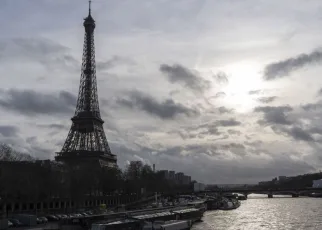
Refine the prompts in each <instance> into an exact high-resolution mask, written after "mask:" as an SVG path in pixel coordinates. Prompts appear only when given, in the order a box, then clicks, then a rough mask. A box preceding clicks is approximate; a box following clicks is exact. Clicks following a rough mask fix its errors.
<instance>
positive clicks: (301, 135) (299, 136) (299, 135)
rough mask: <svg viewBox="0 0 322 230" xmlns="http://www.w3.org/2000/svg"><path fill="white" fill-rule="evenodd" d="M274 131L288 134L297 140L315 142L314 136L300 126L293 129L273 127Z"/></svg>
mask: <svg viewBox="0 0 322 230" xmlns="http://www.w3.org/2000/svg"><path fill="white" fill-rule="evenodd" d="M272 129H273V130H274V131H275V132H276V133H278V134H286V135H287V136H290V137H292V138H293V139H295V140H299V141H307V142H313V141H315V140H314V138H313V136H312V135H311V134H310V133H309V132H308V131H307V130H304V129H302V128H301V127H298V126H293V127H291V128H286V127H280V126H272Z"/></svg>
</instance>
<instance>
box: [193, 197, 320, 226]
mask: <svg viewBox="0 0 322 230" xmlns="http://www.w3.org/2000/svg"><path fill="white" fill-rule="evenodd" d="M192 229H194V230H199V229H200V230H201V229H202V230H210V229H216V230H217V229H218V230H219V229H220V230H221V229H223V230H227V229H228V230H237V229H238V230H244V229H245V230H252V229H254V230H257V229H258V230H262V229H265V230H266V229H276V230H287V229H322V199H319V198H291V197H290V196H276V197H275V196H274V198H272V199H268V198H267V195H251V196H249V199H248V200H246V201H242V205H241V206H240V208H238V209H236V210H232V211H209V212H206V213H205V215H204V218H203V221H202V222H201V223H197V224H196V225H195V226H194V227H193V228H192Z"/></svg>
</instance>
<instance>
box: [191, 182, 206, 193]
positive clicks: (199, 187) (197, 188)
mask: <svg viewBox="0 0 322 230" xmlns="http://www.w3.org/2000/svg"><path fill="white" fill-rule="evenodd" d="M205 190H206V185H205V184H203V183H198V182H196V183H194V184H193V191H194V192H202V191H205Z"/></svg>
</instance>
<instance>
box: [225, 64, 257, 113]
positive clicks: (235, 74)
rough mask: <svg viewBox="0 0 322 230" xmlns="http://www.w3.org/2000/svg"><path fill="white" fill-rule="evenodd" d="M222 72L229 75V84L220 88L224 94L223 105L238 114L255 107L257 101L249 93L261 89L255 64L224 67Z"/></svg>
mask: <svg viewBox="0 0 322 230" xmlns="http://www.w3.org/2000/svg"><path fill="white" fill-rule="evenodd" d="M223 71H225V72H226V73H227V74H228V75H229V83H228V84H227V86H225V87H223V88H222V90H223V92H225V93H226V97H225V98H223V101H224V103H225V104H227V106H232V107H234V108H235V110H236V111H238V112H247V111H249V110H251V109H252V108H253V107H254V106H256V104H257V101H256V100H254V97H252V95H250V94H249V91H251V90H258V89H262V88H263V81H262V79H261V76H260V73H259V68H258V66H257V65H256V64H255V63H250V62H240V63H235V64H232V65H228V66H225V68H223Z"/></svg>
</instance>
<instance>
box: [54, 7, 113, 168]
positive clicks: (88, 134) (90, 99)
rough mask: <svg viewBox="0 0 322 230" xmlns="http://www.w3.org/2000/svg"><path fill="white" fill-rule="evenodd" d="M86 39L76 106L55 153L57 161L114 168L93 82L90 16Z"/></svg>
mask: <svg viewBox="0 0 322 230" xmlns="http://www.w3.org/2000/svg"><path fill="white" fill-rule="evenodd" d="M83 25H84V27H85V37H84V47H83V59H82V69H81V79H80V86H79V93H78V99H77V106H76V110H75V114H74V116H73V117H72V119H71V120H72V126H71V128H70V131H69V133H68V136H67V139H66V141H65V143H64V145H63V148H62V150H61V152H58V153H57V154H56V157H55V158H56V160H57V161H63V162H69V163H73V162H78V161H79V160H81V161H85V163H86V162H89V161H91V160H95V161H97V160H99V162H100V163H101V164H103V165H105V166H111V167H114V166H116V156H115V155H114V154H112V153H111V150H110V147H109V145H108V142H107V139H106V136H105V132H104V129H103V123H104V121H103V120H102V118H101V114H100V109H99V103H98V96H97V82H96V64H95V47H94V29H95V21H94V19H93V18H92V16H91V9H90V8H89V14H88V16H87V17H86V18H85V19H84V24H83Z"/></svg>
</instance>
